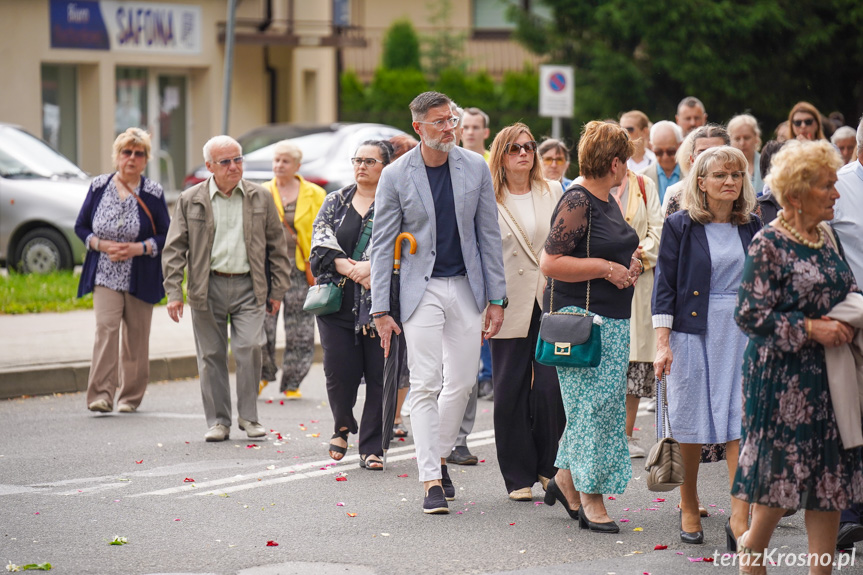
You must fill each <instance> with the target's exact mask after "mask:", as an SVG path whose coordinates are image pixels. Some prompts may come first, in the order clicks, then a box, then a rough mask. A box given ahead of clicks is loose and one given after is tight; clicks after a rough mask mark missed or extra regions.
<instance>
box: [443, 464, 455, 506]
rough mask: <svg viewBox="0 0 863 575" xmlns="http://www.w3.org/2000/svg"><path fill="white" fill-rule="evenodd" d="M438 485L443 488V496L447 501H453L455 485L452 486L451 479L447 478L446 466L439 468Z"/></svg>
mask: <svg viewBox="0 0 863 575" xmlns="http://www.w3.org/2000/svg"><path fill="white" fill-rule="evenodd" d="M440 473H441V478H440V483H441V485H442V486H443V494H444V497H446V500H447V501H454V500H455V485H453V484H452V479H450V478H449V472H448V471H447V469H446V465H441V466H440Z"/></svg>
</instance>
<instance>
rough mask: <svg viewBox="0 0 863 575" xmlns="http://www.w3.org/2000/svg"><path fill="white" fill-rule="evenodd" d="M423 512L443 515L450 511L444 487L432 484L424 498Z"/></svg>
mask: <svg viewBox="0 0 863 575" xmlns="http://www.w3.org/2000/svg"><path fill="white" fill-rule="evenodd" d="M423 513H428V514H429V515H443V514H445V513H449V507H448V506H447V504H446V498H445V497H444V495H443V489H441V487H440V486H439V485H432V486H431V487H430V488H429V492H428V493H427V494H426V496H425V499H424V500H423Z"/></svg>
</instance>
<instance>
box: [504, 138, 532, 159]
mask: <svg viewBox="0 0 863 575" xmlns="http://www.w3.org/2000/svg"><path fill="white" fill-rule="evenodd" d="M522 150H524V151H525V152H527V153H528V154H531V153H533V152H535V151H536V142H534V141H530V142H525V143H523V144H516V143H515V142H513V143H511V144H507V145H506V153H507V154H509V155H510V156H515V155H516V154H520V153H521V151H522Z"/></svg>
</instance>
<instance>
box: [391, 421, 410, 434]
mask: <svg viewBox="0 0 863 575" xmlns="http://www.w3.org/2000/svg"><path fill="white" fill-rule="evenodd" d="M393 436H395V437H407V436H408V430H407V428H405V426H404V424H402V423H394V424H393Z"/></svg>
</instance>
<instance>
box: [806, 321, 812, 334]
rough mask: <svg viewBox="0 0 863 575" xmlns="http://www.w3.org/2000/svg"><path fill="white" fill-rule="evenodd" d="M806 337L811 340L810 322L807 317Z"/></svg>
mask: <svg viewBox="0 0 863 575" xmlns="http://www.w3.org/2000/svg"><path fill="white" fill-rule="evenodd" d="M805 325H806V337H808V338H809V339H812V320H811V319H809V318H808V317H807V318H806V323H805Z"/></svg>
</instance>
